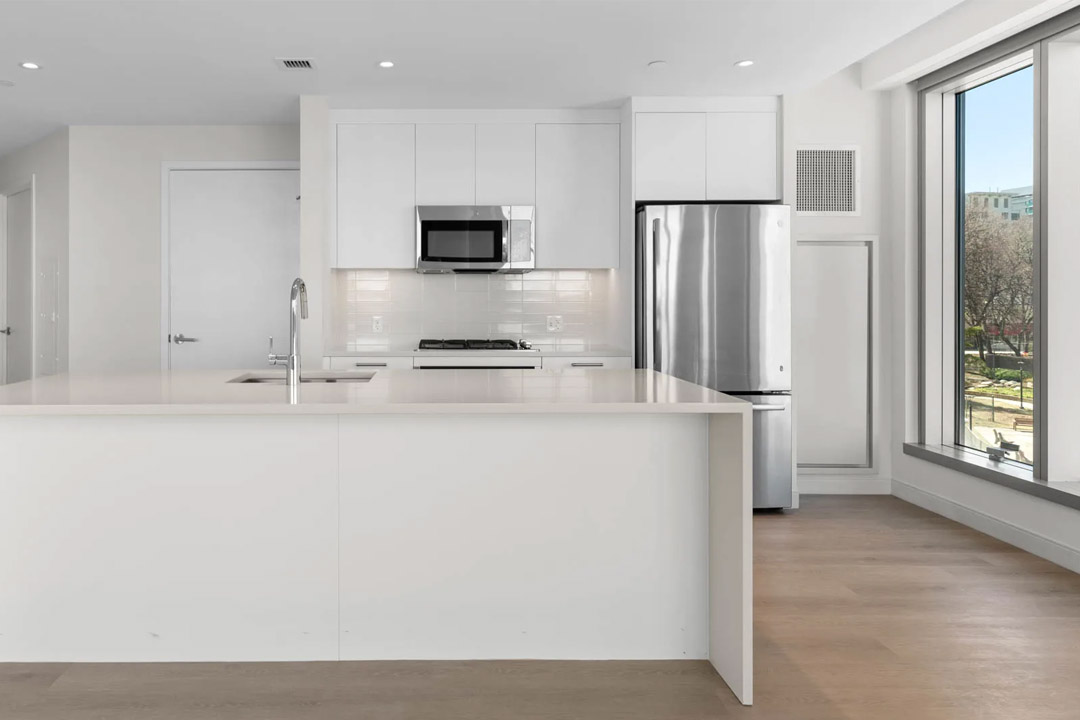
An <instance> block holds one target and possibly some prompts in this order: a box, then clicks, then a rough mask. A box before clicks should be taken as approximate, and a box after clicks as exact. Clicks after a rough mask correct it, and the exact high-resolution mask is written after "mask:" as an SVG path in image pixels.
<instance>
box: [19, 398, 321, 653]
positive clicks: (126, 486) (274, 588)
mask: <svg viewBox="0 0 1080 720" xmlns="http://www.w3.org/2000/svg"><path fill="white" fill-rule="evenodd" d="M0 456H2V457H3V470H2V472H0V578H2V582H0V661H5V662H8V661H11V662H49V661H76V662H90V661H93V662H115V661H127V662H133V661H225V660H334V659H337V640H338V633H337V418H336V417H334V416H323V417H295V418H284V417H243V416H232V417H215V416H200V417H184V416H169V417H162V416H143V417H121V416H109V417H104V416H80V417H62V416H51V417H12V418H3V419H0Z"/></svg>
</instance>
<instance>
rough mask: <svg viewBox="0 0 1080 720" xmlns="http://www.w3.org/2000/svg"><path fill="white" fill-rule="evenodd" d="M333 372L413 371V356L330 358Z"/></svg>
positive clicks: (342, 356)
mask: <svg viewBox="0 0 1080 720" xmlns="http://www.w3.org/2000/svg"><path fill="white" fill-rule="evenodd" d="M326 359H327V361H328V362H327V363H326V364H327V366H328V367H329V369H331V370H412V363H413V359H412V356H411V355H410V356H405V355H401V356H396V355H395V356H392V357H391V356H387V355H348V356H345V355H335V356H333V357H328V358H326Z"/></svg>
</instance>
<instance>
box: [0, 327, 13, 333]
mask: <svg viewBox="0 0 1080 720" xmlns="http://www.w3.org/2000/svg"><path fill="white" fill-rule="evenodd" d="M10 334H11V326H10V325H8V326H7V327H6V328H4V329H3V330H0V335H10Z"/></svg>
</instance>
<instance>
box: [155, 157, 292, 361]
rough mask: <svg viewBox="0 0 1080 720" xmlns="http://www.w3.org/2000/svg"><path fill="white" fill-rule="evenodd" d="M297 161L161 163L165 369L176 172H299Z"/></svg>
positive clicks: (162, 298) (168, 350) (162, 316)
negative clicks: (172, 192)
mask: <svg viewBox="0 0 1080 720" xmlns="http://www.w3.org/2000/svg"><path fill="white" fill-rule="evenodd" d="M299 169H300V162H299V161H297V160H228V161H209V160H193V161H169V160H167V161H165V162H163V163H161V333H160V334H161V369H162V370H168V369H169V357H170V350H171V348H170V345H169V338H170V336H171V334H172V328H171V327H170V320H171V314H172V297H171V296H172V292H171V291H172V277H171V275H170V274H169V177H170V173H171V172H172V171H173V170H299Z"/></svg>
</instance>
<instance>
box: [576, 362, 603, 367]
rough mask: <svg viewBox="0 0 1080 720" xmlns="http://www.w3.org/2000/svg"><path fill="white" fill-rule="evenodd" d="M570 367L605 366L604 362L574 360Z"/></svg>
mask: <svg viewBox="0 0 1080 720" xmlns="http://www.w3.org/2000/svg"><path fill="white" fill-rule="evenodd" d="M570 367H604V363H602V362H572V363H570Z"/></svg>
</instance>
